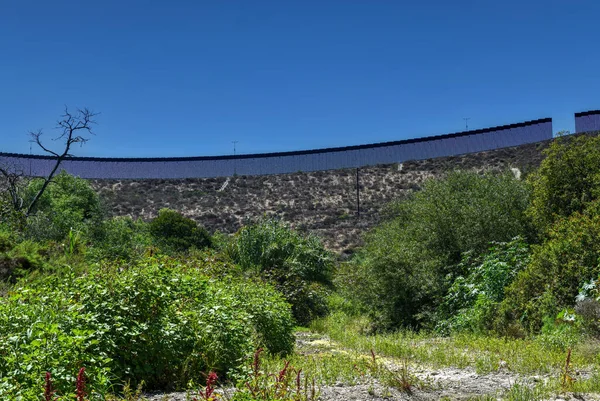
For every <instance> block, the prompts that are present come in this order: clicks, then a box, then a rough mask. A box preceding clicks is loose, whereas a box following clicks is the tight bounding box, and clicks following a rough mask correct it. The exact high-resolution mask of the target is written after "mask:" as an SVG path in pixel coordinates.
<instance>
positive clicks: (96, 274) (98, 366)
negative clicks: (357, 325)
mask: <svg viewBox="0 0 600 401" xmlns="http://www.w3.org/2000/svg"><path fill="white" fill-rule="evenodd" d="M119 270H122V271H121V272H119ZM292 326H293V319H292V316H291V312H290V310H289V305H287V304H286V303H285V302H284V301H283V300H282V298H281V295H279V294H278V293H277V292H276V291H274V290H273V289H271V288H269V287H268V286H264V285H261V284H260V283H256V282H252V283H250V282H240V281H238V282H219V281H215V280H210V279H209V278H208V277H206V276H203V275H202V274H201V273H199V272H198V270H196V269H193V268H191V267H190V266H188V265H181V264H180V263H179V262H178V261H177V260H176V259H170V258H164V257H162V258H154V259H148V260H145V261H142V262H140V263H138V264H136V265H134V266H129V267H128V268H125V269H124V270H123V269H122V266H120V265H115V266H114V267H104V268H101V269H90V271H89V272H88V273H87V274H86V275H83V276H79V277H78V276H75V275H74V274H73V273H64V274H62V275H57V274H55V275H51V276H46V277H44V278H43V279H40V280H36V281H35V282H32V283H29V284H21V285H19V286H17V287H16V288H15V289H14V291H12V292H10V294H9V295H8V296H7V297H5V298H0V355H2V358H0V398H2V399H9V398H10V399H13V398H14V397H16V396H17V394H19V393H22V394H24V392H27V391H31V392H33V393H36V394H39V393H40V389H42V388H43V379H44V373H45V372H46V371H50V372H51V374H52V377H53V380H54V384H55V386H56V389H57V390H58V391H59V393H60V394H63V395H67V394H70V392H72V389H73V388H74V387H73V380H74V377H75V375H76V372H77V370H78V369H79V368H80V367H82V366H85V368H86V373H87V374H88V375H89V376H88V379H89V385H90V389H91V390H92V392H93V393H95V394H96V395H98V394H105V393H106V392H107V391H108V388H109V387H110V386H111V385H117V387H118V386H119V385H122V384H123V383H125V382H126V381H128V380H130V381H131V384H132V385H133V386H136V385H137V384H138V383H140V382H141V381H142V380H143V381H144V382H145V383H146V384H145V388H146V389H148V390H150V389H168V388H182V387H185V386H186V385H187V383H188V381H189V380H197V379H198V377H201V372H208V371H210V370H214V371H217V372H218V373H219V375H220V376H224V377H225V376H226V375H227V373H228V372H231V371H235V370H236V369H239V368H240V367H241V366H242V365H244V364H245V362H246V359H247V357H249V356H250V355H251V353H252V351H253V350H254V349H255V348H256V347H258V346H267V347H269V350H270V351H272V352H276V353H287V352H289V351H290V350H291V347H292V344H293V342H292V340H291V339H292V334H291V333H292ZM33 393H32V394H33ZM27 394H29V393H27ZM25 399H32V398H27V397H25Z"/></svg>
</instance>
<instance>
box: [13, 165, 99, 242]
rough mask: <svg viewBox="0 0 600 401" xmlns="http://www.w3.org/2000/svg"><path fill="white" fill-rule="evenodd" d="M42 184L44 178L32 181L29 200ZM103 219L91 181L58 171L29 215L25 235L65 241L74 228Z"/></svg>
mask: <svg viewBox="0 0 600 401" xmlns="http://www.w3.org/2000/svg"><path fill="white" fill-rule="evenodd" d="M42 185H43V180H42V179H35V180H33V181H31V183H30V184H29V187H28V189H27V192H26V200H29V199H32V198H33V197H34V196H35V194H36V193H37V192H38V191H39V189H40V188H41V186H42ZM101 219H102V209H101V206H100V200H99V198H98V195H97V194H96V192H95V191H94V190H93V189H92V187H91V186H90V185H89V183H88V182H87V181H86V180H84V179H81V178H78V177H74V176H72V175H69V174H67V173H66V172H65V171H64V170H63V171H62V172H61V173H60V174H57V175H56V176H55V177H54V178H53V179H52V182H51V183H50V185H48V187H47V188H46V190H45V191H44V194H43V195H42V196H41V197H40V199H39V201H38V203H37V204H36V207H35V208H34V210H33V214H32V215H31V216H29V217H28V219H27V222H26V227H25V233H26V235H27V236H28V237H29V238H31V239H34V240H36V241H45V240H55V241H61V240H63V239H64V238H65V237H66V236H67V234H68V233H69V232H70V231H71V230H72V229H73V230H76V231H86V230H87V227H88V225H90V226H92V227H93V226H95V225H97V224H99V223H100V221H101Z"/></svg>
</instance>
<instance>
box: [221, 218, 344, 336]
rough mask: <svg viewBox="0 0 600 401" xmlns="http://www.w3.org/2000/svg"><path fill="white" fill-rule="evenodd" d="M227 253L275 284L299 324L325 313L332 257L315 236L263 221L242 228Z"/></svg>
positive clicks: (272, 221)
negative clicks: (289, 304) (289, 305)
mask: <svg viewBox="0 0 600 401" xmlns="http://www.w3.org/2000/svg"><path fill="white" fill-rule="evenodd" d="M229 253H230V255H231V257H232V259H233V260H234V261H235V262H236V263H238V264H239V265H240V266H241V267H242V268H243V269H245V270H247V271H252V272H255V273H256V274H258V275H259V276H260V277H263V278H266V279H267V280H269V281H271V282H272V283H274V285H275V287H276V288H277V289H278V290H279V291H281V292H282V293H283V295H284V296H285V298H286V299H287V301H288V302H289V303H291V304H292V311H293V313H294V317H295V318H296V321H297V322H298V323H299V324H307V323H309V322H310V321H311V320H312V319H313V318H315V317H317V316H323V315H324V314H325V313H326V312H327V304H326V295H327V292H328V288H329V287H330V285H331V274H332V269H333V258H332V256H331V254H330V253H329V252H327V251H326V250H325V249H324V248H323V245H322V244H321V242H320V241H319V239H318V238H317V237H315V236H312V235H302V234H301V233H299V232H297V231H294V230H292V229H291V228H290V227H288V226H287V225H285V224H283V223H281V222H278V221H275V220H266V221H263V222H260V223H258V224H254V225H249V226H246V227H243V228H242V229H241V230H240V231H239V232H238V233H237V234H236V237H235V239H234V242H233V243H232V244H231V245H230V246H229Z"/></svg>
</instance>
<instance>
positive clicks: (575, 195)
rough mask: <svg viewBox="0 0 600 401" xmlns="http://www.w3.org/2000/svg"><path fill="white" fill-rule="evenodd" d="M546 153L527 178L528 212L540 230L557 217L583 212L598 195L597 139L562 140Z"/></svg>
mask: <svg viewBox="0 0 600 401" xmlns="http://www.w3.org/2000/svg"><path fill="white" fill-rule="evenodd" d="M545 153H546V158H545V159H544V161H543V162H542V164H541V166H540V168H539V169H538V170H537V171H536V172H535V173H534V174H532V175H531V176H530V177H529V180H530V182H531V184H532V186H533V196H532V202H531V208H530V209H529V211H528V213H529V214H530V215H531V217H532V219H533V221H534V222H535V223H536V225H537V226H538V227H539V228H540V230H542V231H545V230H546V229H547V228H549V226H550V225H551V224H552V223H553V222H554V221H555V220H556V219H557V218H559V217H568V216H570V215H571V214H572V213H575V212H582V211H583V210H584V208H585V207H586V205H587V204H588V203H590V202H591V201H593V200H594V199H597V198H598V196H599V195H600V137H598V136H589V135H578V136H572V137H571V136H569V137H561V138H558V139H556V140H555V141H553V142H552V144H551V145H550V147H548V148H547V149H546V150H545Z"/></svg>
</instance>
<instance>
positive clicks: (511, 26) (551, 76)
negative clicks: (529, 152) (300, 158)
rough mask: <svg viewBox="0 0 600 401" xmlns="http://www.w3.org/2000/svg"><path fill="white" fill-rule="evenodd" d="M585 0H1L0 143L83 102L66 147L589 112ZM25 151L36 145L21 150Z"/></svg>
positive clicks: (353, 138)
mask: <svg viewBox="0 0 600 401" xmlns="http://www.w3.org/2000/svg"><path fill="white" fill-rule="evenodd" d="M599 21H600V2H598V1H586V0H582V1H566V0H560V1H558V0H545V1H532V0H528V1H525V0H518V1H513V0H505V1H491V0H489V1H488V0H477V1H464V0H453V1H447V0H439V1H410V2H409V1H401V0H338V1H334V0H303V1H299V0H298V1H292V0H285V1H283V0H272V1H262V0H238V1H233V0H231V1H230V0H213V1H200V0H195V1H191V0H190V1H150V0H145V1H141V0H140V1H133V0H121V1H112V0H109V1H108V0H103V1H95V2H86V1H77V2H75V1H61V0H53V1H47V0H43V1H42V0H38V1H28V0H20V1H8V0H7V1H3V2H1V3H0V50H1V56H0V84H1V86H0V119H1V121H2V122H1V125H0V151H4V152H18V153H28V152H29V142H28V136H27V132H28V131H30V130H37V129H40V128H43V129H44V130H45V132H46V137H47V139H49V138H50V137H52V136H53V135H56V133H57V131H54V130H53V129H52V128H53V126H54V123H55V121H56V119H57V117H58V116H59V115H60V114H61V112H62V110H63V107H64V105H68V106H70V107H71V108H75V107H88V108H91V109H93V110H94V111H97V112H100V113H101V114H100V115H99V116H98V117H97V120H98V123H99V124H98V126H97V127H96V134H97V135H96V136H95V137H93V139H92V140H91V141H90V142H89V143H87V144H86V145H85V146H84V147H83V148H81V149H79V148H77V149H75V150H74V153H75V154H76V155H81V156H107V157H110V156H112V157H121V156H132V157H137V156H192V155H222V154H231V153H232V149H233V145H232V143H231V141H234V140H237V141H239V143H238V144H237V148H238V153H254V152H272V151H286V150H299V149H310V148H320V147H331V146H345V145H354V144H363V143H371V142H381V141H390V140H398V139H405V138H414V137H420V136H428V135H436V134H443V133H449V132H456V131H461V130H463V129H464V120H463V117H470V118H471V120H469V128H472V129H476V128H484V127H489V126H494V125H502V124H508V123H513V122H519V121H524V120H532V119H537V118H543V117H553V118H554V130H555V132H556V131H558V130H562V129H566V130H571V131H572V130H573V129H574V122H573V113H574V112H577V111H585V110H590V109H600V52H599V51H598V49H599V48H600V30H599V29H598V23H599ZM34 153H35V149H34Z"/></svg>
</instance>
